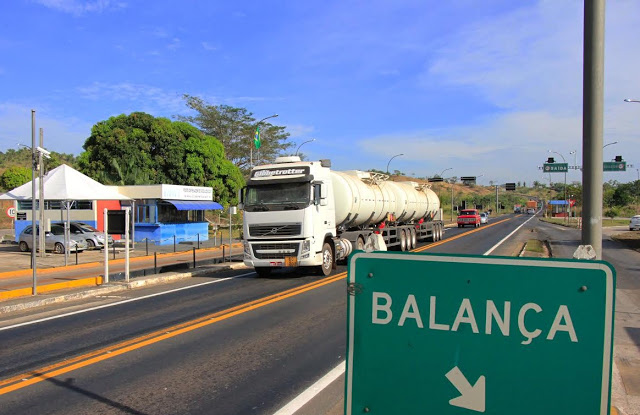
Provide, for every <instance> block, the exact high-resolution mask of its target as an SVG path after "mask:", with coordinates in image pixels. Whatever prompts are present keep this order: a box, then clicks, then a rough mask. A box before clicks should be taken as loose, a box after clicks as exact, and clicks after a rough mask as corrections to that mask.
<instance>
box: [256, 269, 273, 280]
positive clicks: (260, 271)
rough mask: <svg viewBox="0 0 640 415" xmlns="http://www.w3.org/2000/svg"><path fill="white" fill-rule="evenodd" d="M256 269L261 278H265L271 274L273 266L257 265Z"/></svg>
mask: <svg viewBox="0 0 640 415" xmlns="http://www.w3.org/2000/svg"><path fill="white" fill-rule="evenodd" d="M254 271H255V272H256V274H258V277H260V278H265V277H268V276H269V275H271V268H269V267H255V269H254Z"/></svg>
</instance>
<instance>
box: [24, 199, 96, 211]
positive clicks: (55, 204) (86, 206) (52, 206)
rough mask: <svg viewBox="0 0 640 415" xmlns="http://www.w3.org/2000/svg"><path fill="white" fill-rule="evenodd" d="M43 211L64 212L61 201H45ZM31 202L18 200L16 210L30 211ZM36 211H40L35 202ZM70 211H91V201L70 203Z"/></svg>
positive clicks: (37, 202)
mask: <svg viewBox="0 0 640 415" xmlns="http://www.w3.org/2000/svg"><path fill="white" fill-rule="evenodd" d="M44 208H45V210H64V205H63V203H62V201H61V200H45V201H44ZM31 209H32V203H31V200H18V210H31ZM36 209H40V201H39V200H36ZM70 209H72V210H92V209H93V201H91V200H76V201H73V202H72V203H71V206H70Z"/></svg>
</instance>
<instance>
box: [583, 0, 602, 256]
mask: <svg viewBox="0 0 640 415" xmlns="http://www.w3.org/2000/svg"><path fill="white" fill-rule="evenodd" d="M604 13H605V0H588V1H585V2H584V68H583V78H582V79H583V85H582V88H583V104H582V157H583V159H584V160H583V163H582V165H583V170H582V182H583V183H584V207H583V214H582V217H583V221H582V244H583V245H591V246H592V247H593V249H594V251H595V255H596V259H602V176H603V173H602V131H603V96H604V20H605V18H604Z"/></svg>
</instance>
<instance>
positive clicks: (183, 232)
mask: <svg viewBox="0 0 640 415" xmlns="http://www.w3.org/2000/svg"><path fill="white" fill-rule="evenodd" d="M118 192H120V193H121V194H123V195H125V196H129V197H130V198H132V199H133V202H132V211H133V212H134V240H135V241H136V242H143V241H144V240H145V239H148V240H149V241H152V242H154V243H155V244H156V245H169V244H173V243H174V237H175V241H176V242H177V243H180V242H192V241H197V240H198V239H199V240H200V241H206V240H208V239H209V223H208V222H207V221H206V219H205V217H204V211H205V210H220V209H222V205H220V204H219V203H217V202H214V201H213V200H212V199H213V189H212V188H210V187H199V186H180V185H173V184H157V185H139V186H118ZM125 204H126V203H123V206H124V205H125Z"/></svg>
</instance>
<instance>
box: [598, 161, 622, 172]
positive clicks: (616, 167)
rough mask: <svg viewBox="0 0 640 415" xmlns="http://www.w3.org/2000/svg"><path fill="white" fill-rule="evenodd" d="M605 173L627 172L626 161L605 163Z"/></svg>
mask: <svg viewBox="0 0 640 415" xmlns="http://www.w3.org/2000/svg"><path fill="white" fill-rule="evenodd" d="M603 171H627V162H626V161H605V162H604V163H603Z"/></svg>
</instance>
